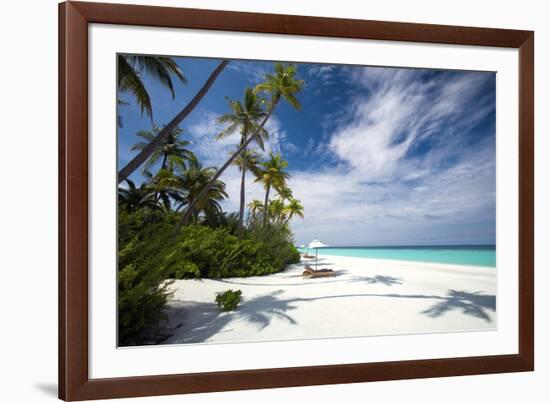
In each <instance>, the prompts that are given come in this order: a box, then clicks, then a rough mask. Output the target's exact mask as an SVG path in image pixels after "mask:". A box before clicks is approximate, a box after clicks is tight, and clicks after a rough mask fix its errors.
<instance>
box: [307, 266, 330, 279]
mask: <svg viewBox="0 0 550 402" xmlns="http://www.w3.org/2000/svg"><path fill="white" fill-rule="evenodd" d="M302 275H303V277H304V278H323V277H328V276H334V271H333V270H332V269H328V268H327V269H313V268H311V267H310V266H309V265H306V266H305V267H304V272H303V273H302Z"/></svg>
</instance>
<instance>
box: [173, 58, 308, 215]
mask: <svg viewBox="0 0 550 402" xmlns="http://www.w3.org/2000/svg"><path fill="white" fill-rule="evenodd" d="M303 85H304V81H303V80H298V79H296V67H295V66H293V65H286V66H284V65H282V64H281V63H276V64H275V74H266V75H265V82H262V83H260V84H258V85H257V86H256V88H255V89H254V92H256V93H259V92H265V93H268V94H269V95H270V96H271V99H270V102H269V108H268V112H267V113H266V115H265V117H264V119H263V120H262V122H261V123H260V125H259V126H258V128H257V129H256V131H255V132H254V133H253V134H252V135H250V136H249V137H248V139H247V140H246V141H245V142H243V143H242V144H241V146H240V147H239V148H238V149H237V150H236V151H235V153H234V154H233V155H232V156H231V157H230V158H229V159H228V160H227V162H225V163H224V164H223V165H222V167H221V168H219V169H218V171H217V172H216V174H215V175H214V176H213V177H212V183H213V182H214V181H215V180H217V179H218V178H219V177H220V176H221V175H222V173H223V172H224V171H225V170H226V169H227V168H228V167H229V165H231V163H232V162H233V160H234V159H235V158H236V157H237V156H239V154H240V153H241V152H243V151H244V150H245V149H246V147H247V146H248V144H250V142H252V141H253V140H254V139H255V137H256V136H257V135H259V133H260V130H262V129H263V127H264V125H265V123H266V122H267V120H268V119H269V117H270V116H271V115H272V114H273V111H274V110H275V107H276V106H277V104H278V103H279V101H280V100H281V99H284V100H285V101H287V102H288V103H289V104H290V105H292V106H293V107H294V108H295V109H297V110H299V109H300V102H299V101H298V99H297V98H296V96H295V94H297V93H298V92H300V90H301V89H302V86H303ZM209 185H210V184H209ZM207 191H208V186H207V187H205V188H204V189H203V194H199V195H198V197H197V201H196V202H198V200H199V199H200V198H201V197H202V196H203V195H204V194H205V193H206V192H207ZM192 209H193V205H190V206H189V207H188V209H187V210H186V211H185V213H184V214H183V217H182V223H184V224H185V223H186V222H187V221H188V219H189V217H190V214H191V212H190V211H191V210H192Z"/></svg>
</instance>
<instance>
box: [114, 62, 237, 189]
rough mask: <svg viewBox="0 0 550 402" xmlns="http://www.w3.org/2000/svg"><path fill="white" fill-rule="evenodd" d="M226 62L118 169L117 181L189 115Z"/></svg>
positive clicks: (145, 158) (125, 175) (126, 175)
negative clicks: (189, 100) (151, 138)
mask: <svg viewBox="0 0 550 402" xmlns="http://www.w3.org/2000/svg"><path fill="white" fill-rule="evenodd" d="M228 63H229V60H222V62H221V63H220V64H219V65H218V67H216V69H215V70H214V71H213V72H212V74H210V77H208V80H206V82H205V83H204V85H203V86H202V88H201V89H200V90H199V92H197V94H196V95H195V97H194V98H193V99H191V102H189V103H188V104H187V106H185V108H183V110H182V111H181V112H179V113H178V114H177V115H176V117H174V118H173V119H172V120H171V121H170V122H169V123H168V124H167V125H166V126H164V128H163V129H162V130H160V132H159V133H158V134H157V136H156V137H155V138H153V140H152V141H151V142H149V144H147V145H146V146H145V147H144V148H143V149H142V150H141V152H140V153H139V154H137V155H136V156H135V157H134V158H133V159H132V160H131V161H130V162H128V164H127V165H126V166H124V167H123V168H122V169H120V171H119V172H118V182H119V183H120V182H122V181H123V180H124V179H126V178H127V177H128V176H130V175H131V174H132V173H134V171H135V170H136V169H137V168H138V167H140V166H141V165H142V164H143V163H144V162H145V161H146V160H147V159H149V157H150V156H151V154H152V153H153V152H154V151H155V149H156V148H157V147H158V146H160V144H162V143H163V142H164V140H165V139H166V138H167V137H168V135H169V134H170V133H171V132H172V131H173V130H175V129H176V128H177V127H178V125H179V124H180V123H181V122H182V120H183V119H185V118H186V117H187V116H188V115H189V113H191V112H192V111H193V109H194V108H195V107H196V106H197V105H198V104H199V102H200V101H201V99H202V98H203V97H204V96H205V95H206V93H207V92H208V90H209V89H210V87H211V86H212V84H213V83H214V81H216V79H217V78H218V76H219V75H220V73H221V72H222V71H223V69H224V68H225V66H227V64H228Z"/></svg>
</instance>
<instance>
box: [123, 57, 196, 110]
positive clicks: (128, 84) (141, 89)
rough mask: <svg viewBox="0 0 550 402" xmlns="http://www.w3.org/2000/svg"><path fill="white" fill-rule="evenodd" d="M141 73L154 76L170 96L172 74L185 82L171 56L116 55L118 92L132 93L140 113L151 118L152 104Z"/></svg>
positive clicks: (172, 91)
mask: <svg viewBox="0 0 550 402" xmlns="http://www.w3.org/2000/svg"><path fill="white" fill-rule="evenodd" d="M143 75H148V76H150V77H153V78H155V79H156V80H157V81H158V82H160V83H161V84H162V85H163V86H165V87H166V88H168V89H169V90H170V93H171V94H172V98H174V97H175V95H176V94H175V92H174V83H173V82H172V75H175V76H176V77H177V78H178V79H179V80H180V81H181V82H183V83H185V82H187V80H186V79H185V76H184V75H183V72H182V71H181V69H180V68H179V66H178V65H177V63H176V62H175V61H174V60H173V59H172V58H171V57H165V56H137V55H118V88H119V90H120V92H129V93H130V94H132V96H133V97H134V99H135V100H136V103H137V104H138V105H139V107H140V109H141V114H142V115H143V113H144V112H145V113H147V115H148V116H149V117H151V118H152V117H153V106H152V105H151V98H150V97H149V93H148V92H147V89H146V88H145V85H144V84H143Z"/></svg>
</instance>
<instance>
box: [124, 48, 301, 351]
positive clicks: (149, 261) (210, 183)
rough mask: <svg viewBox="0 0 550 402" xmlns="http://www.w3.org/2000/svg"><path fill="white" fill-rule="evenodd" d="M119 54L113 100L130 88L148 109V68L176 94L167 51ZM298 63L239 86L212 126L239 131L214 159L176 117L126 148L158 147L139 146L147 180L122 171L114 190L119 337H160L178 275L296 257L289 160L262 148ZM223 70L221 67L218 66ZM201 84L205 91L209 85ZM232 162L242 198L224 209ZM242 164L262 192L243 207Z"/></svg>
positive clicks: (264, 265) (292, 90)
mask: <svg viewBox="0 0 550 402" xmlns="http://www.w3.org/2000/svg"><path fill="white" fill-rule="evenodd" d="M118 62H119V67H120V66H122V69H121V70H120V74H119V103H121V104H126V103H125V102H124V101H123V100H122V99H120V95H122V94H125V93H129V94H131V95H133V97H134V98H135V100H136V101H137V103H138V105H139V107H140V109H141V111H142V113H143V112H144V111H145V112H146V113H147V114H148V115H150V116H152V106H151V102H150V98H149V96H148V94H147V91H146V89H145V87H144V85H143V83H142V81H141V75H140V73H141V72H148V73H150V74H151V75H152V77H155V78H156V79H157V80H159V81H160V82H161V83H162V84H163V85H164V86H165V87H167V88H168V89H169V90H170V91H171V92H172V94H173V85H172V81H171V78H170V76H171V75H172V76H174V77H177V78H178V79H179V80H181V81H185V78H184V76H183V74H182V72H181V71H180V70H179V67H178V64H177V63H175V62H174V61H173V60H171V59H170V58H165V57H134V56H120V57H119V59H118ZM222 64H223V63H222ZM221 68H222V69H223V66H221ZM296 71H297V70H296V68H295V67H294V66H290V65H289V66H283V65H281V64H276V65H275V69H274V73H273V74H266V76H265V81H264V82H262V83H259V84H258V85H257V86H256V87H254V88H246V89H245V93H244V98H243V101H242V102H240V101H236V100H232V101H230V102H229V109H230V112H229V113H226V114H224V115H222V116H221V117H220V118H219V123H220V124H223V125H225V128H224V129H223V131H222V132H221V133H212V134H213V135H216V137H217V138H224V137H226V136H228V135H233V134H237V133H238V134H239V135H240V137H241V138H240V141H239V144H238V146H237V149H236V150H235V151H234V152H233V153H232V155H231V156H230V157H229V159H228V160H227V161H226V163H224V164H223V165H222V166H220V167H213V166H204V165H203V164H202V162H201V161H200V159H199V158H198V157H197V155H195V154H194V153H193V143H192V142H191V141H189V140H186V139H184V136H185V133H184V131H183V129H180V128H178V127H174V126H173V125H172V123H170V124H168V125H167V126H166V127H164V128H162V129H161V128H160V126H156V125H153V127H152V129H151V130H140V131H138V132H137V133H136V134H137V136H138V137H139V138H140V140H139V142H138V143H136V144H135V145H134V146H133V148H132V150H134V151H139V152H140V154H141V153H144V152H145V151H146V150H147V149H150V148H151V145H152V144H155V148H154V149H150V150H149V151H147V152H145V153H146V156H145V157H144V159H143V161H142V162H140V163H141V164H142V166H143V169H142V172H141V173H142V175H143V179H142V180H140V179H136V178H135V176H132V180H130V178H129V177H128V174H126V176H124V175H123V178H125V180H124V182H122V183H121V184H120V185H119V188H118V195H119V197H118V207H119V208H118V211H119V216H118V223H119V226H118V250H119V251H118V325H119V333H118V336H119V344H120V345H137V344H143V343H149V342H154V339H156V338H158V335H159V332H160V331H162V330H163V327H162V325H160V324H162V322H163V319H164V318H165V315H164V307H165V306H166V303H167V301H168V299H169V297H170V295H171V294H170V290H169V289H170V284H171V281H172V280H174V279H192V278H227V277H245V276H256V275H268V274H273V273H276V272H280V271H282V270H283V269H284V268H285V266H286V265H287V264H292V263H297V262H299V261H300V254H299V253H298V251H297V250H296V248H295V247H294V245H293V242H294V241H293V240H294V239H293V236H292V232H291V230H290V225H289V223H290V220H291V219H292V218H293V217H303V216H304V214H303V206H302V205H301V203H300V202H299V201H298V200H296V199H295V198H293V195H292V190H291V189H290V188H289V186H288V182H289V180H290V178H291V175H290V173H289V172H288V171H287V167H288V162H287V161H286V160H284V159H283V157H282V155H280V154H273V153H270V154H269V155H266V156H264V155H262V153H261V152H260V151H263V150H264V141H267V140H269V133H268V132H267V130H266V128H265V124H266V122H267V120H268V119H269V117H270V116H271V114H272V112H273V111H274V109H275V107H276V106H277V104H279V103H280V101H281V102H282V101H284V102H286V103H288V104H290V105H291V106H293V107H294V108H296V109H299V107H300V104H299V102H298V100H297V98H296V97H295V95H296V94H297V93H298V92H299V91H300V90H301V88H302V85H303V81H301V80H298V79H296V77H295V76H296ZM219 72H221V69H220V70H219V71H218V72H217V73H216V74H219ZM205 88H206V89H205V90H202V89H201V91H207V90H208V88H209V86H208V85H206V86H205ZM204 94H205V92H204V93H199V94H197V96H199V95H200V96H201V97H202V96H204ZM266 97H267V98H266ZM168 130H169V131H168ZM163 133H164V134H163ZM255 147H258V148H255ZM129 165H131V163H129ZM230 165H236V166H237V167H238V168H239V169H240V171H241V192H240V204H239V210H238V212H234V213H227V212H224V211H223V209H222V205H223V201H224V200H225V199H227V198H228V193H227V192H226V185H225V183H224V182H223V181H222V180H221V177H220V176H221V174H222V173H223V171H224V170H225V169H227V167H229V166H230ZM137 167H139V164H138V165H136V166H132V169H130V170H129V171H130V173H131V172H132V171H134V170H135V169H136V168H137ZM124 169H126V168H124ZM124 169H123V170H124ZM246 172H250V173H252V174H253V175H254V176H255V177H256V183H259V184H261V185H262V186H263V188H264V190H265V196H263V200H262V201H260V200H253V201H251V202H250V204H249V210H248V211H246V210H245V206H246V200H245V195H246V191H245V190H246V181H245V177H246ZM119 173H120V172H119ZM119 180H120V174H119ZM133 180H136V182H134V181H133ZM274 194H276V195H277V198H274V197H273V195H274ZM245 218H246V219H245ZM245 220H246V222H245ZM240 300H241V292H240V291H235V292H233V291H228V292H225V293H223V294H222V295H220V299H219V300H218V299H216V302H217V303H218V304H219V305H220V307H221V308H223V309H224V310H226V311H228V310H232V309H234V308H235V307H236V306H237V304H238V303H239V301H240Z"/></svg>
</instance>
